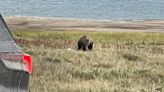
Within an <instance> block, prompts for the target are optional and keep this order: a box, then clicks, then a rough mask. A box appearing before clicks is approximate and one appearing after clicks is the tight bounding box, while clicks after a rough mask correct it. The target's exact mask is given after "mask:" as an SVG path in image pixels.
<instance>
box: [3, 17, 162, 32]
mask: <svg viewBox="0 0 164 92" xmlns="http://www.w3.org/2000/svg"><path fill="white" fill-rule="evenodd" d="M4 19H5V21H6V22H7V24H8V26H9V27H11V28H15V29H38V30H48V31H60V30H73V31H109V32H164V20H123V21H112V20H92V19H72V18H53V17H26V16H8V17H4Z"/></svg>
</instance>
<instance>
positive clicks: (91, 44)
mask: <svg viewBox="0 0 164 92" xmlns="http://www.w3.org/2000/svg"><path fill="white" fill-rule="evenodd" d="M92 48H93V42H91V43H90V44H89V45H88V49H89V50H92Z"/></svg>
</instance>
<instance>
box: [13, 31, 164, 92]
mask: <svg viewBox="0 0 164 92" xmlns="http://www.w3.org/2000/svg"><path fill="white" fill-rule="evenodd" d="M12 33H13V35H14V38H15V40H16V42H17V43H18V44H19V45H20V46H21V47H22V48H23V50H24V51H25V52H26V53H29V54H31V55H32V56H33V73H32V75H31V78H30V89H31V91H32V92H164V34H163V33H143V32H135V33H134V32H132V33H131V32H76V31H55V32H54V31H53V32H52V31H30V30H28V31H27V30H16V31H13V32H12ZM83 34H88V35H89V36H91V37H92V39H93V40H94V49H93V50H92V51H88V52H83V51H77V49H76V48H77V46H76V42H77V40H78V38H79V37H80V36H81V35H83Z"/></svg>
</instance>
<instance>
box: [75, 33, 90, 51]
mask: <svg viewBox="0 0 164 92" xmlns="http://www.w3.org/2000/svg"><path fill="white" fill-rule="evenodd" d="M92 48H93V41H92V40H91V39H90V37H88V36H86V35H84V36H82V37H81V38H80V39H79V40H78V50H80V49H82V50H83V51H86V50H92Z"/></svg>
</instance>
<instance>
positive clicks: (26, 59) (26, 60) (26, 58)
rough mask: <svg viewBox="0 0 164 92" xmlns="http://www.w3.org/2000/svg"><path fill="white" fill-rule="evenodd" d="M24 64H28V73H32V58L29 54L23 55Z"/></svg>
mask: <svg viewBox="0 0 164 92" xmlns="http://www.w3.org/2000/svg"><path fill="white" fill-rule="evenodd" d="M23 62H24V63H25V64H26V66H27V67H26V68H27V72H28V73H29V74H31V73H32V57H31V56H30V55H29V54H24V55H23Z"/></svg>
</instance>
